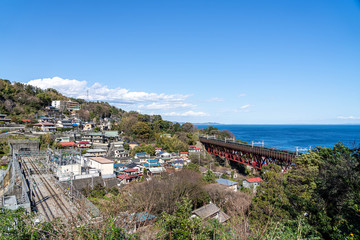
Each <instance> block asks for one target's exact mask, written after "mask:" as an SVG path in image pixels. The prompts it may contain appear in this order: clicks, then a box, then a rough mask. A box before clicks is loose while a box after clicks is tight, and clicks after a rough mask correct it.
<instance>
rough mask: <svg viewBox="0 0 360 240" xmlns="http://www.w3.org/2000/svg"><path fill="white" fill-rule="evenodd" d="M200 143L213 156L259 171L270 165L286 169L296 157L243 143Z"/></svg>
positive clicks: (218, 141) (212, 140) (295, 155)
mask: <svg viewBox="0 0 360 240" xmlns="http://www.w3.org/2000/svg"><path fill="white" fill-rule="evenodd" d="M200 142H201V143H202V144H203V145H204V146H205V149H206V150H207V151H208V152H209V153H211V154H214V155H217V156H219V157H223V158H226V159H229V160H231V161H235V162H238V163H242V164H245V165H248V166H251V167H253V168H256V169H259V170H260V169H261V167H262V166H266V165H268V164H270V163H275V164H277V165H280V166H281V167H282V168H283V169H284V170H286V169H288V168H289V167H290V166H291V164H292V160H293V159H294V158H295V157H297V156H298V153H297V152H294V151H287V150H281V149H275V148H268V147H259V146H253V145H250V144H245V143H237V142H229V141H224V140H218V139H209V138H206V137H200Z"/></svg>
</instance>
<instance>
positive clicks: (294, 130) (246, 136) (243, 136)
mask: <svg viewBox="0 0 360 240" xmlns="http://www.w3.org/2000/svg"><path fill="white" fill-rule="evenodd" d="M196 126H197V127H198V128H207V127H208V126H209V125H196ZM214 127H216V128H218V129H219V130H224V129H226V130H229V131H231V132H232V133H234V135H235V137H236V138H237V139H240V140H243V141H247V142H248V143H250V144H251V141H256V142H258V141H262V140H263V141H264V144H265V146H267V147H274V148H279V149H286V150H291V151H295V150H296V147H300V148H309V147H310V146H311V147H312V148H313V147H315V146H322V147H333V146H334V145H335V144H336V143H337V142H339V141H340V142H342V143H343V144H344V145H346V146H348V147H354V146H359V145H360V125H214Z"/></svg>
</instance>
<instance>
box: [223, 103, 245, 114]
mask: <svg viewBox="0 0 360 240" xmlns="http://www.w3.org/2000/svg"><path fill="white" fill-rule="evenodd" d="M251 106H252V105H251V104H246V105H243V106H241V107H239V108H233V109H223V110H222V112H223V113H244V112H249V111H250V110H249V108H250V107H251Z"/></svg>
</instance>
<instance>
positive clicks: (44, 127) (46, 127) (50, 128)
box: [34, 122, 56, 132]
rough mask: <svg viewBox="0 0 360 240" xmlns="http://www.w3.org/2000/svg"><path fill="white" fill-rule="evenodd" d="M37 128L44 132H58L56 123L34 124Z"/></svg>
mask: <svg viewBox="0 0 360 240" xmlns="http://www.w3.org/2000/svg"><path fill="white" fill-rule="evenodd" d="M34 127H35V128H40V130H41V131H43V132H56V127H55V124H54V123H51V122H40V123H37V124H34Z"/></svg>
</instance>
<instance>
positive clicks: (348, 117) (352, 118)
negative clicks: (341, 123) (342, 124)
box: [337, 116, 360, 120]
mask: <svg viewBox="0 0 360 240" xmlns="http://www.w3.org/2000/svg"><path fill="white" fill-rule="evenodd" d="M337 118H339V119H347V120H349V119H350V120H360V117H354V116H347V117H345V116H338V117H337Z"/></svg>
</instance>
